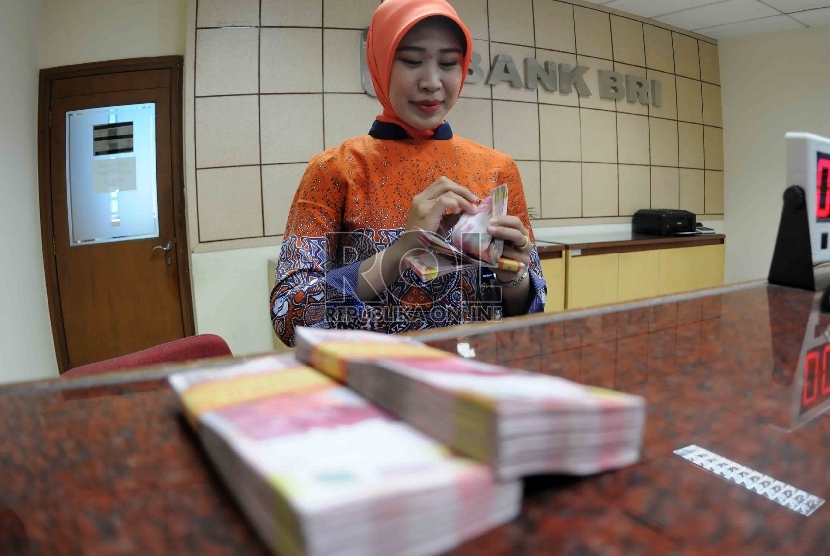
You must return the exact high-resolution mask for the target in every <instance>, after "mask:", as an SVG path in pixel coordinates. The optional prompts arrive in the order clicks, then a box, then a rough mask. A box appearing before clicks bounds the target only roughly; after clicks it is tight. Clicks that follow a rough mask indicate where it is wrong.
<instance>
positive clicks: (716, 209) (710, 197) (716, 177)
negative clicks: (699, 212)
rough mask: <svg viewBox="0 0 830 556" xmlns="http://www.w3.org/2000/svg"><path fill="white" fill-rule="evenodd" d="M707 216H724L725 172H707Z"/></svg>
mask: <svg viewBox="0 0 830 556" xmlns="http://www.w3.org/2000/svg"><path fill="white" fill-rule="evenodd" d="M704 180H705V186H706V187H705V191H706V204H705V207H704V208H705V211H704V212H705V213H706V214H723V172H713V171H711V170H706V176H705V178H704Z"/></svg>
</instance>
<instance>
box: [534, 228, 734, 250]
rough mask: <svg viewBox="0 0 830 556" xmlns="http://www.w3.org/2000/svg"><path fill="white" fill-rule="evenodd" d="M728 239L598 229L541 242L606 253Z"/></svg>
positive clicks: (713, 236)
mask: <svg viewBox="0 0 830 556" xmlns="http://www.w3.org/2000/svg"><path fill="white" fill-rule="evenodd" d="M725 238H726V236H725V235H723V234H700V235H684V236H653V235H647V234H635V233H633V232H631V231H628V232H594V233H579V234H561V235H558V234H556V233H553V234H551V233H548V234H545V235H544V239H543V240H541V241H539V240H537V242H536V243H537V245H538V244H540V243H542V244H544V245H556V244H558V245H562V246H563V247H564V248H566V249H570V250H573V249H583V250H591V252H592V253H593V252H594V251H595V250H602V252H614V253H624V252H627V251H644V250H647V249H667V248H672V247H692V246H700V245H718V244H722V243H723V242H724V239H725Z"/></svg>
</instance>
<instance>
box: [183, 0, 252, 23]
mask: <svg viewBox="0 0 830 556" xmlns="http://www.w3.org/2000/svg"><path fill="white" fill-rule="evenodd" d="M231 25H252V26H257V25H259V0H237V1H236V2H228V1H227V0H199V10H198V18H197V21H196V26H197V27H228V26H231Z"/></svg>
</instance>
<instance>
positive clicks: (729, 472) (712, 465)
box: [674, 444, 824, 515]
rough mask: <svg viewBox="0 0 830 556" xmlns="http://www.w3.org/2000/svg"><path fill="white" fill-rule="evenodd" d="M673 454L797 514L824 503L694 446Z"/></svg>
mask: <svg viewBox="0 0 830 556" xmlns="http://www.w3.org/2000/svg"><path fill="white" fill-rule="evenodd" d="M674 453H675V454H677V455H678V456H680V457H682V458H683V459H685V460H686V461H689V462H691V463H693V464H695V465H697V466H698V467H700V468H702V469H706V470H707V471H710V472H711V473H713V474H715V475H718V476H719V477H722V478H724V479H726V480H727V481H729V482H730V483H734V484H736V485H740V486H742V487H744V488H746V489H748V490H751V491H753V492H756V493H758V494H760V495H761V496H764V497H765V498H768V499H770V500H772V501H773V502H776V503H778V504H780V505H782V506H784V507H785V508H789V509H791V510H793V511H796V512H798V513H800V514H803V515H810V514H812V513H814V512H815V511H816V510H817V509H819V507H821V505H822V504H824V500H823V499H821V498H819V497H818V496H814V495H812V494H808V493H806V492H804V491H803V490H799V489H797V488H795V487H794V486H792V485H788V484H787V483H784V482H782V481H777V480H775V479H774V478H772V477H768V476H766V475H764V474H763V473H759V472H758V471H754V470H752V469H749V468H747V467H744V466H742V465H740V464H738V463H735V462H734V461H731V460H728V459H726V458H724V457H722V456H719V455H717V454H715V453H712V452H710V451H709V450H706V449H705V448H701V447H699V446H695V445H694V444H692V445H691V446H686V447H685V448H680V449H679V450H675V451H674Z"/></svg>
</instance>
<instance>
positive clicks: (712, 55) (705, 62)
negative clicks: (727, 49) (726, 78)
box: [698, 41, 720, 85]
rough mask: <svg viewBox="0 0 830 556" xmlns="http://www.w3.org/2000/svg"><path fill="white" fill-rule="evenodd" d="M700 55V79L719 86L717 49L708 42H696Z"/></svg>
mask: <svg viewBox="0 0 830 556" xmlns="http://www.w3.org/2000/svg"><path fill="white" fill-rule="evenodd" d="M698 50H699V53H700V78H701V79H702V80H703V81H708V82H709V83H714V84H715V85H720V61H719V60H718V47H717V46H715V45H714V44H709V43H708V42H704V41H698Z"/></svg>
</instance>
